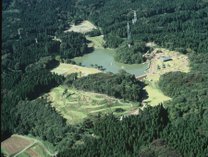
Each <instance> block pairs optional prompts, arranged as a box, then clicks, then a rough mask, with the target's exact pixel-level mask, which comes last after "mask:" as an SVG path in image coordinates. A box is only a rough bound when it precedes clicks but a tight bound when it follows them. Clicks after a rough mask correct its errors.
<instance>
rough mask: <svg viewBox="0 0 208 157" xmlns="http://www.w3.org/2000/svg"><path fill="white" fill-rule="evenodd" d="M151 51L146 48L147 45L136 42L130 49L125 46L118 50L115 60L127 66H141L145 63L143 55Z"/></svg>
mask: <svg viewBox="0 0 208 157" xmlns="http://www.w3.org/2000/svg"><path fill="white" fill-rule="evenodd" d="M149 50H150V48H149V47H146V45H145V43H137V42H136V43H134V45H131V47H130V48H129V47H128V45H127V44H124V45H122V46H121V47H119V48H118V50H117V52H116V56H115V59H116V60H117V61H118V62H122V63H125V64H136V63H137V64H139V63H142V62H144V61H145V58H144V57H143V54H144V53H146V52H147V51H149Z"/></svg>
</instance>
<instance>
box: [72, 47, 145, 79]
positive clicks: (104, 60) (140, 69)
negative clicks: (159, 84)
mask: <svg viewBox="0 0 208 157" xmlns="http://www.w3.org/2000/svg"><path fill="white" fill-rule="evenodd" d="M114 53H115V52H114V50H110V49H95V50H94V51H93V52H92V53H90V54H87V55H84V56H82V57H76V58H74V59H73V60H74V61H75V62H76V63H81V64H82V65H84V66H86V67H92V66H91V65H92V64H93V65H95V64H97V65H98V66H102V67H103V68H105V71H108V72H113V73H118V71H119V70H121V69H123V70H125V71H127V72H128V73H131V74H134V75H135V76H139V75H143V74H144V73H145V70H146V69H147V67H148V64H147V63H144V64H123V63H118V62H116V61H115V60H114Z"/></svg>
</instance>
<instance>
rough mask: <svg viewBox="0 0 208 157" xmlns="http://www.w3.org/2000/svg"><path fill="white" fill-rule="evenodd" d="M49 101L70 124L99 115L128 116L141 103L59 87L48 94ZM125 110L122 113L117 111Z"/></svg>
mask: <svg viewBox="0 0 208 157" xmlns="http://www.w3.org/2000/svg"><path fill="white" fill-rule="evenodd" d="M47 98H48V100H49V101H52V106H53V107H55V108H56V111H57V112H58V113H60V114H61V115H62V116H63V117H64V118H66V119H67V121H68V123H69V124H77V123H80V122H82V121H83V120H84V119H85V118H87V117H89V116H90V115H95V114H97V113H99V112H100V113H112V112H113V113H114V114H115V115H118V116H119V115H123V114H128V113H129V112H131V111H132V110H135V109H137V108H138V106H139V103H133V102H124V101H123V100H120V99H116V98H113V97H109V96H107V95H104V94H98V93H93V92H85V91H80V90H76V89H74V88H72V87H70V88H69V87H66V86H59V87H56V88H54V89H52V90H51V91H50V93H48V94H47ZM116 109H117V110H118V109H123V111H121V112H115V110H116Z"/></svg>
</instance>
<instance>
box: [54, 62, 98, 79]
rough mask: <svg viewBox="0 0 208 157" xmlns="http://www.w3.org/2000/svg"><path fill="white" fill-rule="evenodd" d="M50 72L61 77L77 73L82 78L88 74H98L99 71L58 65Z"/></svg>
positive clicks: (76, 66)
mask: <svg viewBox="0 0 208 157" xmlns="http://www.w3.org/2000/svg"><path fill="white" fill-rule="evenodd" d="M51 72H54V73H56V74H58V75H63V76H67V75H70V74H72V73H78V74H79V76H80V77H82V76H87V75H89V74H95V73H99V72H101V71H100V70H98V69H95V68H87V67H82V66H78V65H73V64H66V63H60V65H59V66H58V67H56V68H54V69H53V70H51Z"/></svg>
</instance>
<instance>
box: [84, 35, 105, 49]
mask: <svg viewBox="0 0 208 157" xmlns="http://www.w3.org/2000/svg"><path fill="white" fill-rule="evenodd" d="M86 38H87V40H89V41H91V43H89V44H88V46H89V47H94V48H103V45H104V44H105V41H104V39H103V35H100V36H96V37H89V36H86Z"/></svg>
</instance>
